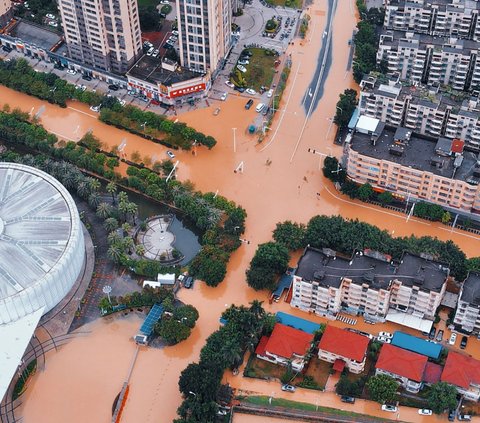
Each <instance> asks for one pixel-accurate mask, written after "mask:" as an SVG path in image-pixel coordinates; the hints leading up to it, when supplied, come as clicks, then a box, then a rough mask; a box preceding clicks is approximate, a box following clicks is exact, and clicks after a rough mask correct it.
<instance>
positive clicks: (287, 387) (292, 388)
mask: <svg viewBox="0 0 480 423" xmlns="http://www.w3.org/2000/svg"><path fill="white" fill-rule="evenodd" d="M282 391H286V392H295V386H292V385H282Z"/></svg>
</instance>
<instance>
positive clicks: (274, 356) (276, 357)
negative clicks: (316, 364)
mask: <svg viewBox="0 0 480 423" xmlns="http://www.w3.org/2000/svg"><path fill="white" fill-rule="evenodd" d="M312 341H313V335H312V334H310V333H307V332H304V331H302V330H298V329H294V328H292V327H290V326H285V325H282V324H281V323H277V324H276V325H275V327H274V328H273V332H272V334H271V335H270V337H269V338H268V337H266V336H262V339H260V342H259V343H258V346H257V348H256V350H255V354H256V355H257V357H258V358H260V359H262V360H266V361H270V362H271V363H275V364H281V365H282V366H286V365H287V364H288V363H289V362H290V363H291V365H292V369H293V370H295V371H301V370H302V369H303V367H304V366H305V354H306V353H307V351H308V349H309V348H310V345H311V343H312Z"/></svg>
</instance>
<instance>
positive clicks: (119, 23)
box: [0, 0, 142, 73]
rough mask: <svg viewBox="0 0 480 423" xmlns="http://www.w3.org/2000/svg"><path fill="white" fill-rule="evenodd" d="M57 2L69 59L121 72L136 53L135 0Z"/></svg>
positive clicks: (139, 44)
mask: <svg viewBox="0 0 480 423" xmlns="http://www.w3.org/2000/svg"><path fill="white" fill-rule="evenodd" d="M0 1H2V0H0ZM58 5H59V9H60V13H61V15H62V23H63V29H64V32H65V40H66V43H67V46H68V52H69V56H70V57H71V58H72V59H75V60H78V61H80V62H82V63H84V64H86V65H89V66H92V67H95V68H98V69H101V70H106V71H110V72H115V73H125V72H126V71H127V70H128V68H129V67H130V66H131V65H132V64H133V62H134V61H135V60H136V59H137V58H138V56H139V55H140V53H141V50H142V38H141V33H140V21H139V18H138V7H137V0H60V1H59V3H58Z"/></svg>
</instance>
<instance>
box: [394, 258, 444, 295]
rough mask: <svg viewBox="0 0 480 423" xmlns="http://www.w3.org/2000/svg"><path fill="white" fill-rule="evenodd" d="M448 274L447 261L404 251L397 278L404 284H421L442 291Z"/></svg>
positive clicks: (421, 286) (432, 289)
mask: <svg viewBox="0 0 480 423" xmlns="http://www.w3.org/2000/svg"><path fill="white" fill-rule="evenodd" d="M447 276H448V268H447V267H446V265H445V263H440V262H437V261H433V260H431V258H423V257H421V256H416V255H414V254H410V253H404V254H403V256H402V260H401V261H400V264H399V266H398V271H397V275H396V279H398V280H400V281H401V282H402V284H403V285H407V286H414V285H415V286H419V287H420V288H422V289H425V290H428V291H435V292H440V291H441V290H442V287H443V285H444V283H445V281H446V279H447Z"/></svg>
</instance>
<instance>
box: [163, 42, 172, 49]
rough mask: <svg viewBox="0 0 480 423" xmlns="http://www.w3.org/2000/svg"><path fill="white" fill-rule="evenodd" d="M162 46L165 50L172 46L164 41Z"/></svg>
mask: <svg viewBox="0 0 480 423" xmlns="http://www.w3.org/2000/svg"><path fill="white" fill-rule="evenodd" d="M163 48H164V49H166V50H170V49H172V48H173V46H172V45H171V44H168V43H165V44H164V45H163Z"/></svg>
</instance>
